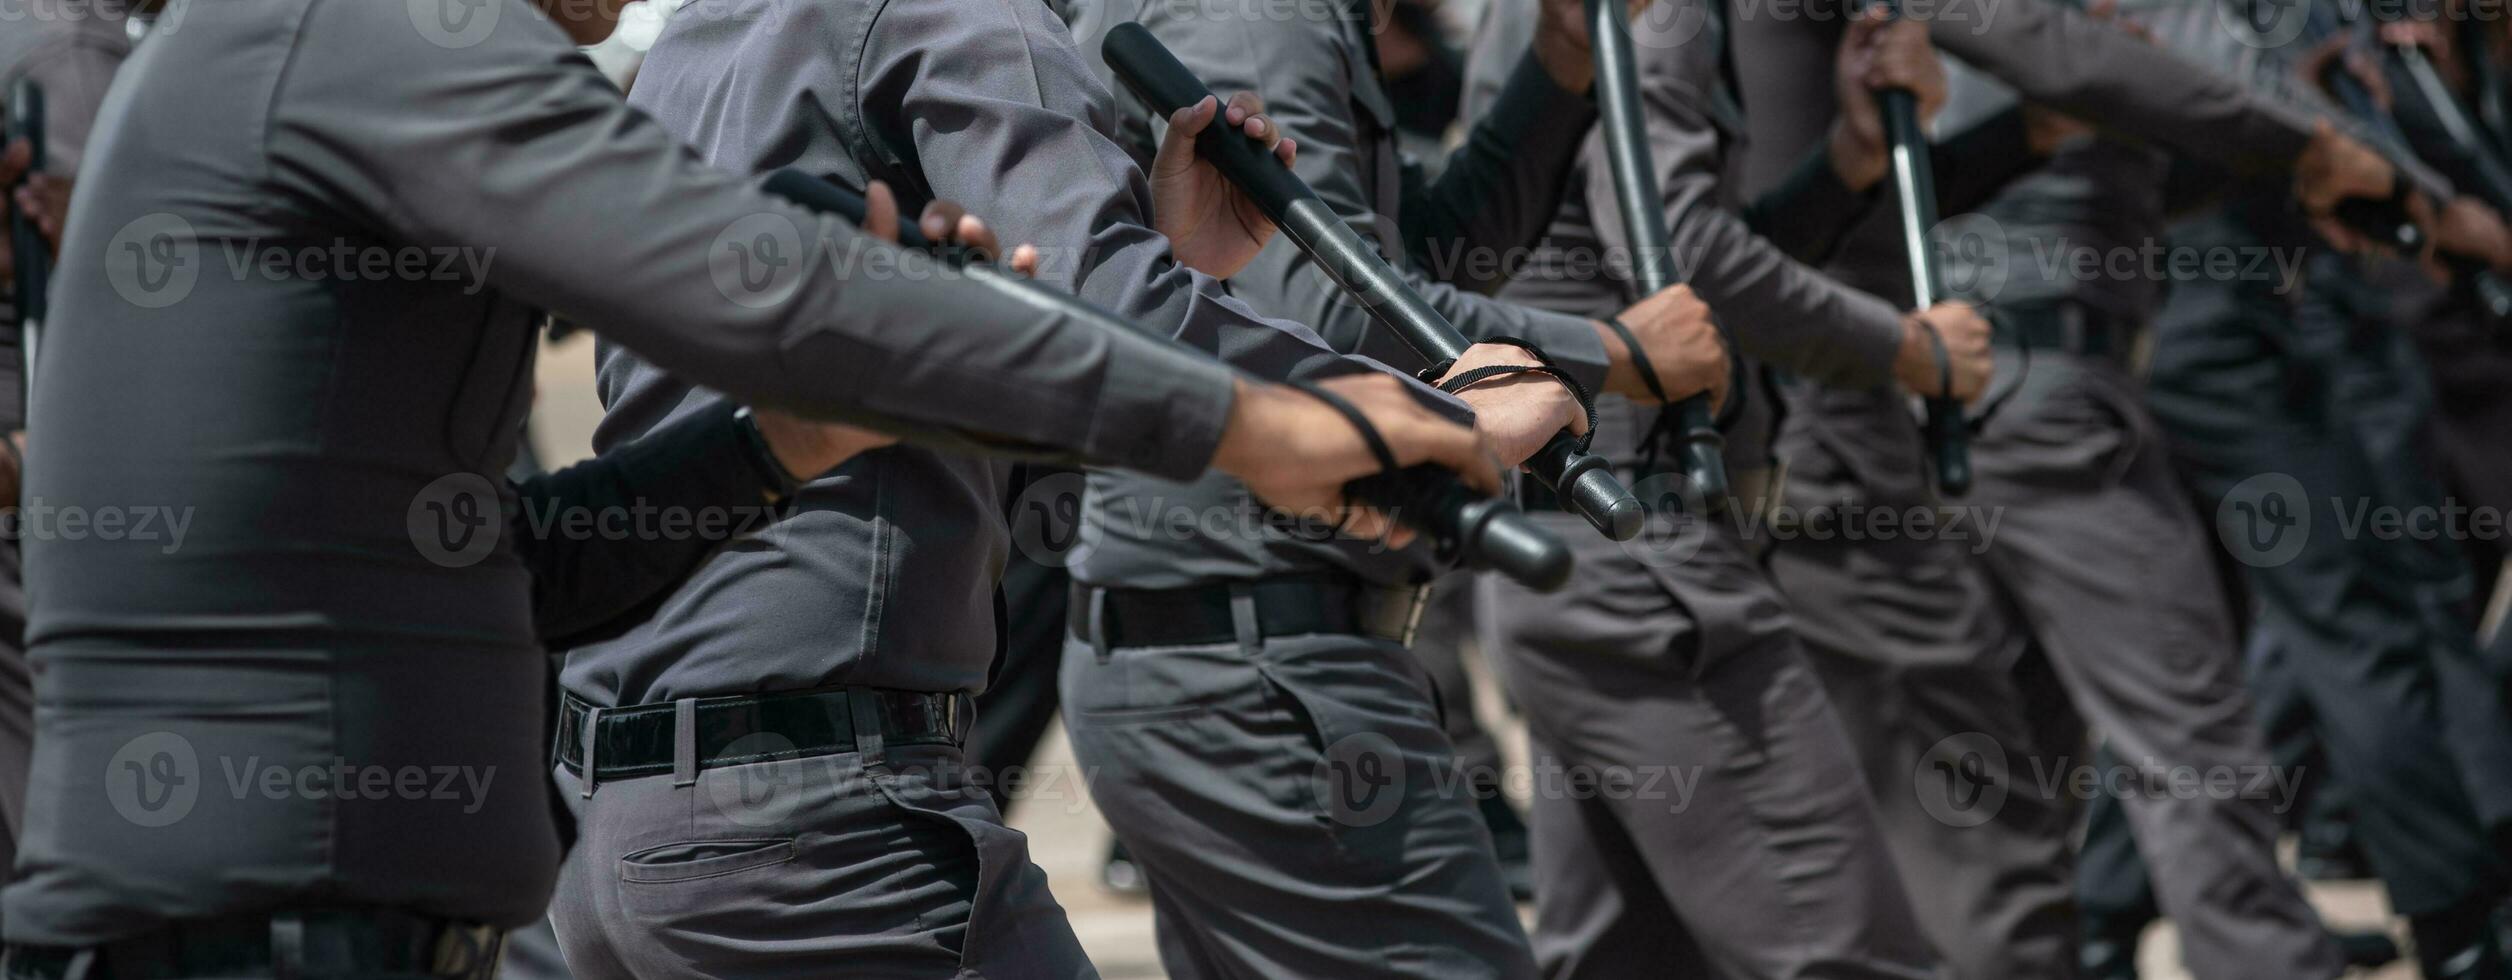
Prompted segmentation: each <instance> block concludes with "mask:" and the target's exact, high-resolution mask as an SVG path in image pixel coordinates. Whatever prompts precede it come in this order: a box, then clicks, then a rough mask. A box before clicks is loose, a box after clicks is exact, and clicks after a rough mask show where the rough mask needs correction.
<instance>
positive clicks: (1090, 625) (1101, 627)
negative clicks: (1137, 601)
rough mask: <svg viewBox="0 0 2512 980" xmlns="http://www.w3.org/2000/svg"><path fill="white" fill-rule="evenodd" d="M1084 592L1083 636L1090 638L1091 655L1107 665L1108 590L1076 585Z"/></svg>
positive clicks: (1093, 586) (1098, 661)
mask: <svg viewBox="0 0 2512 980" xmlns="http://www.w3.org/2000/svg"><path fill="white" fill-rule="evenodd" d="M1074 588H1077V589H1080V590H1082V635H1084V636H1087V637H1089V638H1090V655H1091V657H1092V658H1093V659H1094V660H1095V661H1096V662H1097V663H1101V664H1105V663H1107V662H1108V659H1109V656H1110V654H1109V651H1108V590H1106V589H1103V588H1100V587H1098V586H1096V585H1076V586H1074Z"/></svg>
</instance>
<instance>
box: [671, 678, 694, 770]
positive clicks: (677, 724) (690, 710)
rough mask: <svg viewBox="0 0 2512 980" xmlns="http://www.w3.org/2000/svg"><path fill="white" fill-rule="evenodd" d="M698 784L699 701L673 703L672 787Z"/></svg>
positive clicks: (686, 699) (688, 700) (686, 700)
mask: <svg viewBox="0 0 2512 980" xmlns="http://www.w3.org/2000/svg"><path fill="white" fill-rule="evenodd" d="M697 784H698V699H697V698H682V699H680V700H678V701H674V702H672V785H674V786H695V785H697Z"/></svg>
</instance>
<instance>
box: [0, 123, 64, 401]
mask: <svg viewBox="0 0 2512 980" xmlns="http://www.w3.org/2000/svg"><path fill="white" fill-rule="evenodd" d="M18 140H25V141H26V143H27V146H28V148H29V149H32V150H33V151H34V154H33V155H32V156H30V157H28V158H27V162H26V174H27V176H29V177H31V176H33V175H34V174H35V173H36V172H37V171H40V170H42V169H43V168H44V89H43V86H41V85H38V84H36V83H35V80H34V79H31V78H21V79H18V80H17V84H16V85H13V86H11V87H10V88H9V130H8V133H7V135H6V136H5V137H0V147H5V146H7V145H8V144H9V143H13V142H16V141H18ZM16 190H17V188H16V187H14V186H13V187H10V188H8V189H7V190H6V193H8V194H9V201H8V202H7V204H8V209H9V250H10V253H11V255H12V256H13V257H14V259H15V261H16V262H17V273H16V281H15V282H14V283H13V284H12V285H13V286H14V288H15V289H16V290H17V328H18V340H17V342H18V351H17V352H18V361H19V363H18V397H19V399H20V401H19V403H18V404H19V405H20V406H21V407H20V411H21V412H24V411H28V410H31V408H32V407H33V398H34V392H35V342H36V340H37V339H38V337H39V335H40V334H42V333H43V325H44V314H45V313H46V312H47V308H48V307H49V306H50V305H51V303H50V302H49V300H50V297H49V295H48V293H49V292H50V289H51V280H52V249H51V247H50V246H48V245H46V244H45V243H44V235H43V232H42V230H41V229H38V228H37V227H36V226H35V216H34V215H31V214H27V213H26V211H25V209H23V208H20V207H18V206H17V200H16V198H17V194H16ZM19 418H20V419H21V420H23V419H24V418H25V416H24V415H20V416H19Z"/></svg>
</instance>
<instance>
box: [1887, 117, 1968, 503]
mask: <svg viewBox="0 0 2512 980" xmlns="http://www.w3.org/2000/svg"><path fill="white" fill-rule="evenodd" d="M1875 101H1876V109H1877V110H1878V111H1879V112H1880V113H1882V115H1883V117H1884V134H1885V136H1886V138H1887V139H1888V140H1889V141H1890V142H1891V144H1892V149H1891V157H1892V171H1893V187H1894V190H1895V191H1896V192H1897V194H1896V195H1895V196H1897V197H1899V198H1900V199H1901V233H1902V251H1903V252H1904V253H1905V254H1907V255H1908V256H1909V261H1910V294H1911V298H1912V299H1913V300H1914V304H1915V305H1916V306H1917V308H1918V309H1920V310H1926V309H1927V308H1929V307H1931V306H1935V305H1936V304H1937V301H1939V300H1942V299H1944V298H1945V278H1944V273H1943V271H1942V270H1940V269H1938V268H1937V266H1936V248H1935V246H1934V244H1933V243H1931V242H1930V241H1929V239H1928V232H1929V231H1930V230H1931V229H1933V228H1934V227H1935V226H1936V217H1937V215H1936V173H1935V170H1936V167H1935V164H1934V162H1933V161H1931V160H1930V159H1929V157H1928V134H1927V131H1926V130H1925V129H1924V128H1922V127H1921V126H1920V125H1919V100H1918V98H1917V97H1916V96H1914V95H1912V94H1911V93H1910V92H1909V91H1908V90H1906V89H1886V90H1884V91H1882V92H1877V93H1876V94H1875ZM1923 401H1924V402H1925V403H1926V405H1927V424H1926V434H1927V445H1928V455H1929V456H1930V457H1931V458H1933V459H1934V460H1935V461H1936V488H1937V491H1938V492H1940V493H1943V494H1944V495H1946V496H1949V497H1959V496H1962V495H1963V494H1965V493H1968V492H1970V490H1971V431H1970V428H1969V426H1968V425H1967V423H1966V422H1965V421H1964V419H1963V406H1962V402H1961V400H1959V399H1954V398H1946V397H1942V396H1938V395H1930V396H1928V397H1926V398H1925V399H1923Z"/></svg>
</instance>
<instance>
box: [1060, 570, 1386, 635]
mask: <svg viewBox="0 0 2512 980" xmlns="http://www.w3.org/2000/svg"><path fill="white" fill-rule="evenodd" d="M1241 590H1244V591H1245V592H1246V593H1247V595H1248V597H1249V599H1250V600H1251V601H1252V602H1253V603H1254V605H1255V612H1256V617H1255V618H1256V627H1257V634H1258V636H1259V637H1268V636H1300V635H1303V634H1315V633H1322V634H1329V635H1347V636H1374V637H1378V638H1379V639H1384V640H1392V641H1394V642H1397V643H1405V644H1410V643H1411V642H1412V634H1413V627H1414V626H1415V625H1416V624H1417V623H1418V622H1419V620H1420V618H1421V607H1422V598H1423V596H1424V595H1426V594H1427V593H1426V590H1424V589H1421V588H1418V587H1413V586H1382V585H1371V584H1369V583H1366V582H1363V581H1361V580H1360V579H1357V578H1353V577H1350V576H1345V575H1277V576H1274V577H1272V578H1262V579H1256V580H1253V581H1246V582H1234V583H1216V584H1212V585H1198V586H1189V587H1186V588H1182V589H1094V588H1092V587H1090V586H1086V585H1081V584H1079V583H1075V584H1074V586H1073V591H1072V606H1071V607H1070V610H1069V611H1070V615H1067V616H1066V617H1065V622H1066V623H1067V624H1069V626H1070V628H1071V630H1072V633H1073V636H1074V637H1075V638H1077V639H1080V640H1082V641H1084V642H1088V641H1089V640H1090V633H1089V628H1090V625H1089V624H1090V602H1091V594H1092V593H1094V592H1097V593H1100V594H1101V595H1102V596H1103V598H1102V599H1101V600H1100V609H1099V616H1100V619H1099V634H1100V636H1101V637H1103V638H1104V641H1105V642H1106V644H1107V645H1108V646H1110V647H1184V646H1203V645H1206V644H1213V643H1232V642H1236V641H1237V640H1238V627H1237V626H1236V621H1235V620H1234V619H1233V618H1232V617H1231V615H1230V598H1231V595H1232V594H1233V593H1234V592H1237V591H1241Z"/></svg>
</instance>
